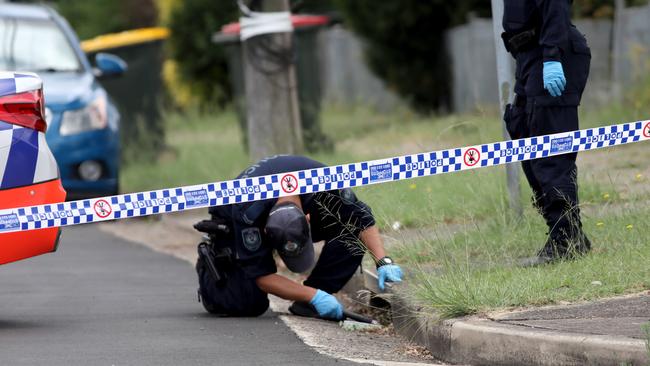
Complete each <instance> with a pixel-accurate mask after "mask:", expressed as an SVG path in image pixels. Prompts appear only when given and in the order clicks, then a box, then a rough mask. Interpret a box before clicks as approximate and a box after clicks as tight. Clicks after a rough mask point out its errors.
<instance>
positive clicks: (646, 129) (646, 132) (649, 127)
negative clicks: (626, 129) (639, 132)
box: [643, 122, 650, 139]
mask: <svg viewBox="0 0 650 366" xmlns="http://www.w3.org/2000/svg"><path fill="white" fill-rule="evenodd" d="M643 136H645V137H647V138H649V139H650V122H647V123H646V124H645V126H643Z"/></svg>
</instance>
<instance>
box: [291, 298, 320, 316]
mask: <svg viewBox="0 0 650 366" xmlns="http://www.w3.org/2000/svg"><path fill="white" fill-rule="evenodd" d="M289 312H290V313H291V314H293V315H297V316H304V317H307V318H320V315H318V312H317V311H316V309H314V307H313V306H311V304H308V303H306V302H300V301H294V302H293V304H291V306H289Z"/></svg>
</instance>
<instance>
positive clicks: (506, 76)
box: [492, 0, 523, 218]
mask: <svg viewBox="0 0 650 366" xmlns="http://www.w3.org/2000/svg"><path fill="white" fill-rule="evenodd" d="M502 19H503V0H492V28H493V31H494V45H495V48H496V53H497V54H496V56H497V79H498V81H499V85H498V87H499V104H500V107H501V108H500V111H501V115H502V116H503V113H504V111H505V107H506V105H507V104H508V103H510V102H511V101H512V99H513V95H514V85H515V84H514V75H515V72H514V62H513V59H512V57H511V56H510V54H508V52H507V51H506V48H505V46H504V45H503V41H502V40H501V33H502V32H503V27H502V25H501V24H502ZM503 136H504V137H505V138H507V139H509V138H510V136H509V135H508V131H507V130H506V126H505V123H504V124H503ZM520 171H521V169H520V164H519V163H513V164H507V165H506V174H507V185H508V199H509V203H510V209H511V211H512V213H513V215H514V217H516V218H519V217H521V216H522V215H523V208H522V205H521V184H520V183H519V174H520V173H519V172H520Z"/></svg>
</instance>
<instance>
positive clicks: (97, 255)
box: [0, 226, 349, 365]
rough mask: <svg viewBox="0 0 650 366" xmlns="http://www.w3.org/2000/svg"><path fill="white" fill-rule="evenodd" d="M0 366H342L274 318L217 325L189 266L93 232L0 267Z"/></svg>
mask: <svg viewBox="0 0 650 366" xmlns="http://www.w3.org/2000/svg"><path fill="white" fill-rule="evenodd" d="M0 360H1V361H0V363H2V364H5V365H45V364H47V365H207V364H215V365H216V364H218V365H334V364H336V365H347V364H349V363H348V362H346V361H341V360H335V359H333V358H328V357H326V356H323V355H320V354H318V353H316V352H315V351H313V350H312V349H310V348H309V347H308V346H306V345H305V344H303V343H302V342H301V341H300V340H299V339H298V338H297V337H296V336H295V335H294V334H293V333H292V332H291V331H290V330H289V329H288V328H287V327H286V326H285V325H284V323H283V322H282V321H280V319H278V318H277V317H276V316H275V315H274V314H272V313H267V314H266V315H265V316H263V317H260V318H238V319H231V318H216V317H211V316H209V315H207V314H206V313H205V312H204V311H203V308H202V306H201V305H200V304H199V303H197V297H196V274H195V272H194V269H193V268H192V267H191V266H190V265H188V264H187V263H186V262H184V261H182V260H179V259H176V258H173V257H170V256H166V255H163V254H159V253H155V252H153V251H151V250H149V249H147V248H144V247H142V246H139V245H134V244H132V243H128V242H126V241H123V240H120V239H117V238H115V237H113V236H111V235H109V234H106V233H103V232H100V231H98V230H97V229H96V228H93V226H79V227H74V228H66V229H65V231H64V236H63V239H62V241H61V244H60V247H59V250H58V252H57V253H54V254H47V255H44V256H41V257H38V258H33V259H30V260H28V261H22V262H17V263H13V264H9V265H5V266H0Z"/></svg>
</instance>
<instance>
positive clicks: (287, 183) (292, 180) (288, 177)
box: [280, 174, 298, 193]
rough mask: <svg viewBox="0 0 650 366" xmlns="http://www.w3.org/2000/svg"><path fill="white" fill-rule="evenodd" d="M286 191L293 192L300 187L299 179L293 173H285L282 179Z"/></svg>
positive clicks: (281, 183)
mask: <svg viewBox="0 0 650 366" xmlns="http://www.w3.org/2000/svg"><path fill="white" fill-rule="evenodd" d="M280 185H281V186H282V190H283V191H284V193H293V192H295V191H296V189H298V179H296V177H294V176H293V175H292V174H285V175H284V176H283V177H282V179H281V180H280Z"/></svg>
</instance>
